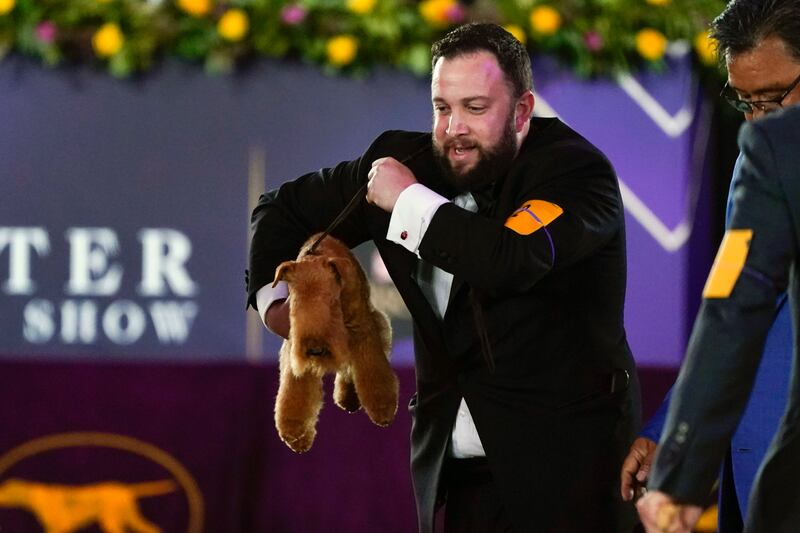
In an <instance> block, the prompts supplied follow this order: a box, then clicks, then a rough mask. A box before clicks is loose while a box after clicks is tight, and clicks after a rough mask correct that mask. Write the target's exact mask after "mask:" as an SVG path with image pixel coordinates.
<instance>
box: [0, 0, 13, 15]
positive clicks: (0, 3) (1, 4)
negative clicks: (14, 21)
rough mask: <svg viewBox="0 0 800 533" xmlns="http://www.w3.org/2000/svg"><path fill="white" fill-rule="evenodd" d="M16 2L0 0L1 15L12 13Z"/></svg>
mask: <svg viewBox="0 0 800 533" xmlns="http://www.w3.org/2000/svg"><path fill="white" fill-rule="evenodd" d="M16 3H17V2H16V0H0V15H5V14H6V13H11V10H12V9H14V6H15V5H16Z"/></svg>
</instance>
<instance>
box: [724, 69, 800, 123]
mask: <svg viewBox="0 0 800 533" xmlns="http://www.w3.org/2000/svg"><path fill="white" fill-rule="evenodd" d="M798 84H800V76H797V77H796V78H795V79H794V81H793V82H792V84H791V85H789V87H788V88H787V89H786V90H785V91H783V94H782V95H780V96H778V97H777V98H770V99H768V100H740V99H739V97H738V96H737V94H736V92H735V91H734V90H733V89H731V86H730V85H728V83H727V82H726V83H725V87H723V88H722V92H721V93H719V95H720V96H721V97H723V98H724V99H725V100H726V101H727V102H728V103H729V104H731V106H732V107H733V108H734V109H735V110H736V111H740V112H742V113H748V114H750V113H755V112H756V111H760V112H762V113H772V112H773V111H777V110H778V109H780V108H782V107H783V105H782V104H783V101H784V100H785V99H786V97H787V96H789V93H791V92H792V91H793V90H794V88H795V87H797V85H798Z"/></svg>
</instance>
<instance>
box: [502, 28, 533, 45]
mask: <svg viewBox="0 0 800 533" xmlns="http://www.w3.org/2000/svg"><path fill="white" fill-rule="evenodd" d="M503 29H504V30H506V31H507V32H508V33H510V34H511V35H513V36H514V38H515V39H516V40H518V41H519V42H521V43H522V44H525V42H526V41H527V40H528V36H527V35H525V30H523V29H522V28H521V27H520V26H517V25H516V24H506V25H505V26H503Z"/></svg>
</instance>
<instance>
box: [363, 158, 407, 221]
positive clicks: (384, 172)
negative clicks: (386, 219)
mask: <svg viewBox="0 0 800 533" xmlns="http://www.w3.org/2000/svg"><path fill="white" fill-rule="evenodd" d="M367 176H368V177H369V185H367V201H368V202H369V203H371V204H375V205H377V206H378V207H380V208H381V209H383V210H384V211H386V212H387V213H391V212H392V211H393V210H394V204H396V203H397V197H398V196H400V193H401V192H403V191H404V190H405V189H406V187H408V186H409V185H413V184H415V183H417V178H415V177H414V174H413V173H412V172H411V170H409V168H408V167H407V166H405V165H404V164H403V163H401V162H400V161H398V160H397V159H395V158H393V157H382V158H380V159H376V160H375V161H373V162H372V168H371V169H370V171H369V174H367Z"/></svg>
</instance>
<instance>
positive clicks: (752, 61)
mask: <svg viewBox="0 0 800 533" xmlns="http://www.w3.org/2000/svg"><path fill="white" fill-rule="evenodd" d="M711 35H712V37H713V38H714V39H715V40H716V41H717V44H718V51H719V53H720V55H721V57H723V58H724V59H725V62H726V66H727V69H728V83H727V84H726V87H725V90H724V91H723V96H724V97H725V98H726V99H727V100H728V101H729V102H730V103H731V105H732V106H733V107H734V108H736V109H737V110H739V111H741V112H742V113H744V116H745V119H746V120H748V121H749V120H753V119H757V118H760V117H763V116H764V115H766V114H768V113H770V112H772V111H775V110H779V109H781V108H783V107H790V106H792V105H795V104H796V103H798V102H800V87H798V84H799V83H800V1H798V0H770V1H764V0H735V1H733V2H731V3H729V4H728V6H727V7H726V9H725V10H724V11H723V12H722V13H721V14H720V16H719V17H717V19H715V20H714V21H713V22H712V24H711ZM741 159H742V158H741V156H740V158H739V160H737V164H736V169H738V167H739V166H740V164H741ZM736 175H738V174H737V170H734V179H733V180H732V182H731V194H730V195H729V210H730V206H731V202H732V191H733V190H734V188H735V187H736V186H737V183H736ZM792 345H793V342H792V334H791V316H790V312H789V305H788V303H787V298H786V296H785V295H781V296H780V297H779V298H778V299H777V301H776V306H775V320H774V323H773V325H772V328H771V330H770V333H769V335H768V337H767V340H766V344H765V347H764V354H763V358H762V361H761V366H760V368H759V371H758V373H757V375H756V381H755V384H754V386H753V391H752V394H751V396H750V399H749V401H748V405H747V408H746V410H745V412H744V414H743V416H742V420H741V423H740V424H739V426H738V429H737V430H736V432H735V433H734V434H733V437H732V439H731V442H730V446H729V449H728V451H727V453H726V455H725V460H724V463H723V467H722V471H721V482H720V490H719V530H720V533H740V532H741V531H742V527H743V518H742V517H743V516H745V515H746V514H747V505H748V496H749V494H750V489H751V486H752V484H753V480H754V479H755V476H756V472H757V470H758V467H759V465H760V464H761V461H762V459H763V458H764V455H765V454H766V452H767V448H768V447H769V444H770V442H771V441H772V437H773V436H774V435H775V431H776V430H777V428H778V424H779V422H780V417H781V414H782V413H783V409H784V407H785V404H786V396H787V394H788V390H787V389H788V382H789V371H790V368H791V360H792ZM669 398H670V394H668V395H667V397H666V398H665V399H664V402H663V403H662V405H661V407H660V408H659V410H658V412H657V413H656V414H655V415H654V416H653V417H652V418H651V419H650V420H649V421H648V423H647V424H646V426H645V427H644V428H643V430H642V432H641V434H640V436H639V438H637V439H636V440H635V441H634V442H633V444H632V445H631V449H630V451H629V453H628V456H627V457H626V460H625V462H624V463H623V468H622V472H621V477H622V482H621V486H622V491H623V497H624V498H626V499H629V500H630V499H633V498H634V492H635V489H636V487H637V486H643V484H644V482H645V481H646V477H647V474H648V471H649V469H650V465H651V463H652V460H653V457H654V456H655V450H656V441H658V439H659V437H660V435H661V432H662V427H663V425H664V419H665V416H666V411H667V408H668V406H669Z"/></svg>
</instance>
